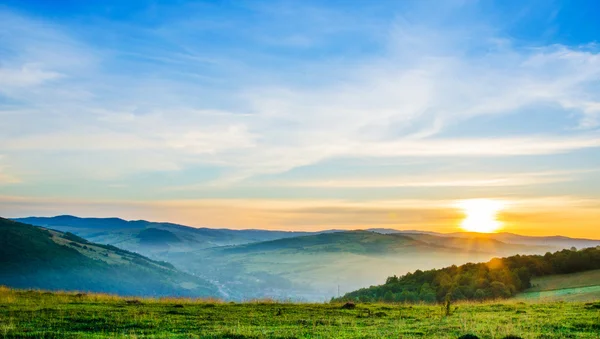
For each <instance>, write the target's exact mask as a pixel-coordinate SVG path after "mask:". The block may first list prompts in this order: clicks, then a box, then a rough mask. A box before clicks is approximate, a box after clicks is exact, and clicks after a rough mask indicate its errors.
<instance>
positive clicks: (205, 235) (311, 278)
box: [17, 216, 600, 301]
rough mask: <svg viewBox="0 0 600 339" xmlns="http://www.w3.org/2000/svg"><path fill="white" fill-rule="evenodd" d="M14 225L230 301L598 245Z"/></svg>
mask: <svg viewBox="0 0 600 339" xmlns="http://www.w3.org/2000/svg"><path fill="white" fill-rule="evenodd" d="M17 220H20V221H25V222H29V223H32V224H35V225H39V226H43V227H47V228H52V229H54V230H59V231H63V232H72V233H74V234H76V235H78V236H80V237H82V238H85V239H86V240H88V241H92V242H95V243H102V244H110V245H114V246H117V247H120V248H124V249H126V250H130V251H135V252H137V253H140V254H143V255H145V256H148V257H150V258H152V259H155V260H163V261H168V262H171V263H173V264H174V265H175V266H176V267H177V268H178V269H180V270H183V271H185V272H190V273H193V274H194V275H196V276H198V277H201V278H203V279H205V280H208V281H211V282H212V283H214V284H216V285H218V288H219V290H220V291H221V292H223V294H224V296H225V297H227V298H231V299H248V298H262V297H274V298H292V299H295V300H310V301H314V300H327V299H329V298H330V297H331V296H335V295H337V294H338V290H339V293H345V292H349V291H351V290H355V289H358V288H361V287H365V286H370V285H374V284H380V283H381V282H383V281H385V279H386V278H387V277H389V276H392V275H397V274H400V275H401V274H405V273H407V272H410V271H415V270H418V269H421V270H424V269H433V268H441V267H445V266H449V265H461V264H464V263H468V262H479V261H487V260H490V259H492V258H493V257H502V256H511V255H515V254H543V253H546V252H553V251H556V250H560V249H563V248H565V247H572V246H576V247H578V248H582V247H586V245H597V244H600V241H595V240H588V239H570V238H564V237H526V236H519V235H514V234H509V233H499V234H479V233H467V232H464V233H452V234H440V233H433V232H423V231H398V230H393V229H373V230H367V231H339V230H327V231H322V232H317V233H309V232H283V231H266V230H229V229H211V228H193V227H187V226H183V225H178V224H173V223H156V222H149V221H144V220H138V221H126V220H123V219H119V218H78V217H74V216H58V217H51V218H37V217H31V218H22V219H17Z"/></svg>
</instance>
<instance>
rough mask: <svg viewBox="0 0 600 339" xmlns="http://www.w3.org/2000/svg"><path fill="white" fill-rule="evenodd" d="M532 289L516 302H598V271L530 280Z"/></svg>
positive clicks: (521, 294)
mask: <svg viewBox="0 0 600 339" xmlns="http://www.w3.org/2000/svg"><path fill="white" fill-rule="evenodd" d="M532 284H533V287H532V288H530V289H528V290H526V291H525V292H523V293H520V294H519V295H517V297H516V299H517V300H542V301H590V300H600V270H592V271H586V272H579V273H572V274H559V275H551V276H547V277H541V278H535V279H533V280H532Z"/></svg>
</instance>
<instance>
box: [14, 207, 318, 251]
mask: <svg viewBox="0 0 600 339" xmlns="http://www.w3.org/2000/svg"><path fill="white" fill-rule="evenodd" d="M13 220H15V221H19V222H23V223H27V224H31V225H36V226H42V227H47V228H51V229H55V230H59V231H64V232H71V233H73V234H77V235H79V236H81V237H84V238H85V239H87V240H89V241H93V242H98V243H102V244H109V245H115V246H118V247H121V248H124V249H127V250H131V251H136V252H139V253H143V254H146V255H153V254H154V253H155V252H161V251H175V252H186V251H189V250H197V249H201V248H209V247H216V246H225V245H239V244H247V243H251V242H258V241H267V240H273V239H280V238H288V237H295V236H299V235H309V234H315V233H311V232H286V231H266V230H230V229H213V228H205V227H202V228H195V227H189V226H184V225H178V224H173V223H168V222H149V221H145V220H134V221H127V220H123V219H120V218H79V217H75V216H70V215H61V216H56V217H27V218H15V219H13Z"/></svg>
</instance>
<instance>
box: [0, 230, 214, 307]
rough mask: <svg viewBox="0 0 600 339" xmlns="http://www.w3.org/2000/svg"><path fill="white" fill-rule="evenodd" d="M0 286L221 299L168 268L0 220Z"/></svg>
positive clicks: (75, 238)
mask: <svg viewBox="0 0 600 339" xmlns="http://www.w3.org/2000/svg"><path fill="white" fill-rule="evenodd" d="M0 285H8V286H11V287H19V288H38V289H47V290H48V289H50V290H78V291H92V292H105V293H117V294H121V295H138V296H195V297H201V296H219V292H218V289H217V288H216V287H215V286H214V285H213V284H211V283H209V282H207V281H206V280H203V279H201V278H198V277H194V276H192V275H190V274H186V273H183V272H180V271H178V270H177V269H175V268H174V267H173V265H171V264H169V263H166V262H158V261H154V260H150V259H148V258H146V257H144V256H142V255H140V254H137V253H132V252H128V251H125V250H122V249H119V248H116V247H114V246H110V245H101V244H96V243H92V242H89V241H87V240H85V239H82V238H80V237H78V236H75V235H73V234H71V233H62V232H59V231H56V230H48V229H44V228H40V227H35V226H31V225H27V224H23V223H19V222H15V221H11V220H7V219H3V218H0Z"/></svg>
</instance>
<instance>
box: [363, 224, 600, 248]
mask: <svg viewBox="0 0 600 339" xmlns="http://www.w3.org/2000/svg"><path fill="white" fill-rule="evenodd" d="M370 230H371V231H374V232H378V233H381V234H406V235H409V236H411V235H416V234H420V235H422V236H424V237H425V236H430V237H432V236H435V237H441V238H462V239H479V240H484V239H487V240H490V241H500V242H503V243H505V244H513V245H527V246H543V247H546V248H552V249H553V250H555V251H557V250H561V249H564V248H571V247H576V248H587V247H594V246H599V245H600V240H597V239H581V238H569V237H564V236H526V235H520V234H513V233H507V232H500V233H474V232H454V233H437V232H425V231H418V230H410V231H400V230H394V229H387V228H377V229H370Z"/></svg>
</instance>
